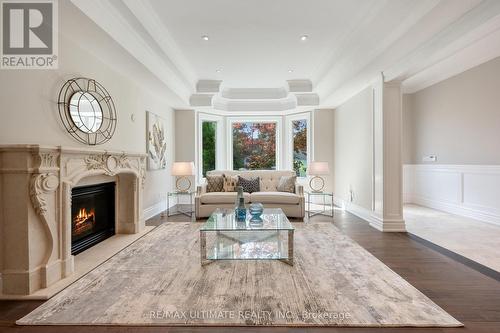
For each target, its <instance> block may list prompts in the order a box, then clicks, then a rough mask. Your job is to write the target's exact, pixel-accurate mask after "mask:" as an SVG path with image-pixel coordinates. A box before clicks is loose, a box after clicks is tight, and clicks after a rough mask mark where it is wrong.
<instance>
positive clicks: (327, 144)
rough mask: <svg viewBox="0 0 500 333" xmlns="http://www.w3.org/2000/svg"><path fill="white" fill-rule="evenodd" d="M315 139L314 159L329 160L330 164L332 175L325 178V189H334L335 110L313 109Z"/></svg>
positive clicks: (313, 142)
mask: <svg viewBox="0 0 500 333" xmlns="http://www.w3.org/2000/svg"><path fill="white" fill-rule="evenodd" d="M312 114H313V118H312V124H313V133H312V134H313V139H312V150H313V158H312V160H315V161H321V162H328V164H329V166H330V175H328V176H326V177H325V179H326V181H325V191H329V192H331V191H333V190H334V184H333V180H334V176H335V174H334V172H335V171H334V154H333V146H334V136H335V134H334V133H335V131H334V126H333V121H334V120H333V119H334V110H331V109H321V110H314V111H313V113H312Z"/></svg>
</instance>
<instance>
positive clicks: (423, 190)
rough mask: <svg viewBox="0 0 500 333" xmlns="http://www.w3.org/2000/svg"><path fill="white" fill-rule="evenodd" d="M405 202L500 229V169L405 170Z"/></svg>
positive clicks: (442, 167) (444, 167) (415, 167)
mask: <svg viewBox="0 0 500 333" xmlns="http://www.w3.org/2000/svg"><path fill="white" fill-rule="evenodd" d="M403 180H404V182H403V198H404V202H405V203H414V204H417V205H422V206H427V207H430V208H434V209H439V210H443V211H446V212H449V213H452V214H457V215H462V216H467V217H471V218H474V219H478V220H481V221H485V222H489V223H494V224H498V225H500V199H499V198H500V165H430V164H425V165H424V164H406V165H404V166H403Z"/></svg>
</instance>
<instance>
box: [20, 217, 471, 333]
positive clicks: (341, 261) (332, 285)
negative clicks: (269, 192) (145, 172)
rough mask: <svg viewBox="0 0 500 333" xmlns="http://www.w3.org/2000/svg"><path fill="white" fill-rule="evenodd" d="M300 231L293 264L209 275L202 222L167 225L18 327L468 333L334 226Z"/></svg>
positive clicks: (227, 264)
mask: <svg viewBox="0 0 500 333" xmlns="http://www.w3.org/2000/svg"><path fill="white" fill-rule="evenodd" d="M295 227H296V230H295V262H294V266H290V265H287V264H285V263H282V262H280V261H274V260H268V261H253V260H252V261H217V262H214V263H211V264H209V265H207V266H204V267H202V266H201V265H200V252H199V249H200V244H199V231H198V229H199V228H200V224H199V223H166V224H163V225H161V226H159V227H158V228H157V229H156V230H155V231H152V232H150V233H149V234H148V235H146V236H144V237H143V238H141V239H139V240H138V241H136V242H135V243H133V244H132V245H130V246H129V247H127V248H126V249H124V250H123V251H121V252H120V253H118V254H117V255H115V256H114V257H112V258H111V259H110V260H108V261H107V262H105V263H104V264H102V265H101V266H99V267H97V268H96V269H94V270H93V271H91V272H90V273H88V274H87V275H85V276H84V277H82V278H81V279H80V280H78V281H76V282H75V283H74V284H72V285H71V286H69V287H68V288H67V289H65V290H63V291H62V292H61V293H59V294H57V295H56V296H54V297H53V298H52V299H50V300H49V301H47V302H46V303H44V304H42V305H41V306H40V307H38V308H37V309H35V310H34V311H33V312H31V313H30V314H28V315H27V316H25V317H24V318H22V319H20V320H18V321H17V324H19V325H188V326H205V325H207V326H213V325H216V326H231V325H234V326H253V325H270V326H369V327H398V326H399V327H411V326H414V327H456V326H462V324H461V323H460V322H458V321H457V320H456V319H454V318H453V317H452V316H450V315H449V314H448V313H446V312H445V311H444V310H442V309H441V308H440V307H439V306H437V305H436V304H435V303H434V302H432V301H431V300H430V299H429V298H427V297H426V296H425V295H423V294H422V293H421V292H419V291H418V290H417V289H415V288H414V287H413V286H411V285H410V284H409V283H408V282H406V281H405V280H404V279H402V278H401V277H400V276H399V275H397V274H396V273H394V272H393V271H392V270H391V269H389V268H388V267H387V266H385V265H384V264H383V263H382V262H380V261H379V260H378V259H376V258H375V257H374V256H372V255H371V254H370V253H368V252H367V251H366V250H364V249H363V248H362V247H361V246H359V245H358V244H357V243H356V242H354V241H353V240H351V239H350V238H349V237H347V236H345V235H343V234H342V233H341V232H340V231H339V230H338V229H337V228H336V227H335V226H333V225H332V224H330V223H315V224H303V223H296V224H295Z"/></svg>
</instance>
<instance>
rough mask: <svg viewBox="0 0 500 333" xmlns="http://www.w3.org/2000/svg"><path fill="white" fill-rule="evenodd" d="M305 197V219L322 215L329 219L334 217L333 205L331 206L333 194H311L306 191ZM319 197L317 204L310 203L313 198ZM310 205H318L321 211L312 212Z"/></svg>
mask: <svg viewBox="0 0 500 333" xmlns="http://www.w3.org/2000/svg"><path fill="white" fill-rule="evenodd" d="M306 195H307V202H306V204H307V217H313V216H315V215H324V216H329V217H334V205H333V193H332V192H312V191H306ZM315 197H320V198H321V199H320V200H318V201H317V202H312V200H313V198H315ZM311 203H312V204H315V205H320V206H321V209H319V210H312V209H311Z"/></svg>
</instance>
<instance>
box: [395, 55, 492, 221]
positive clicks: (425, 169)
mask: <svg viewBox="0 0 500 333" xmlns="http://www.w3.org/2000/svg"><path fill="white" fill-rule="evenodd" d="M499 87H500V58H496V59H493V60H491V61H488V62H486V63H484V64H482V65H479V66H477V67H474V68H472V69H470V70H467V71H465V72H463V73H461V74H459V75H457V76H454V77H452V78H449V79H447V80H444V81H442V82H440V83H437V84H435V85H433V86H431V87H428V88H426V89H423V90H421V91H419V92H416V93H414V94H411V95H405V96H404V100H403V142H404V145H403V156H404V163H406V165H405V166H404V169H403V171H404V177H403V179H404V183H403V192H404V200H405V202H406V203H415V204H419V205H423V206H427V207H431V208H435V209H439V210H444V211H447V212H450V213H454V214H458V215H463V216H468V217H472V218H475V219H478V220H482V221H486V222H490V223H496V224H500V201H499V200H498V198H499V197H500V149H499V142H500V94H499V90H498V89H499ZM430 154H435V155H437V161H436V162H424V161H422V157H423V156H424V155H430Z"/></svg>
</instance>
